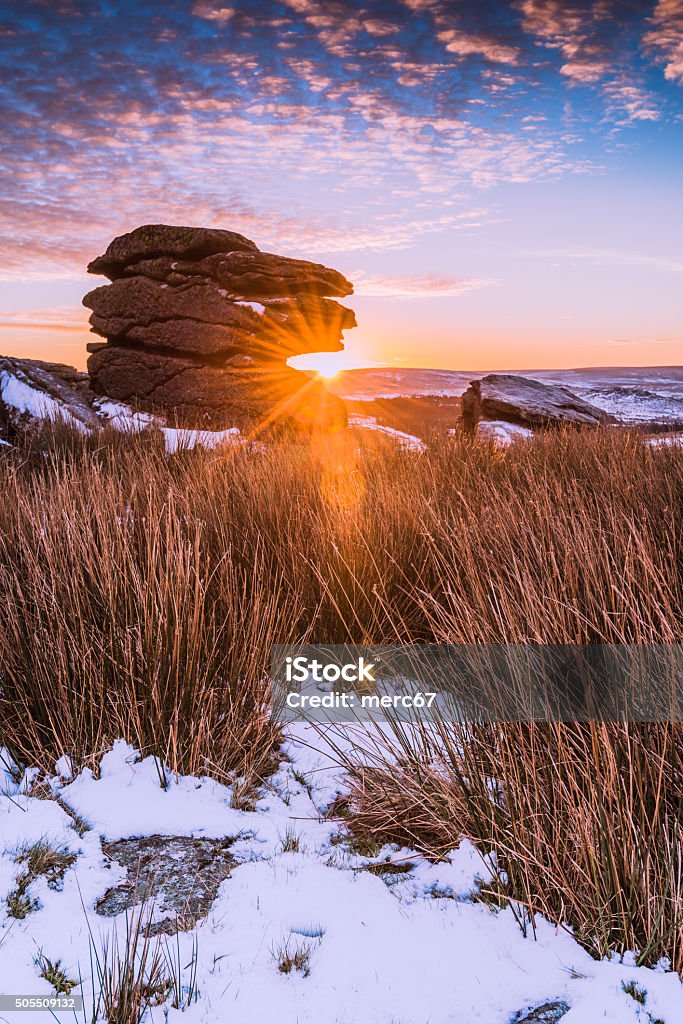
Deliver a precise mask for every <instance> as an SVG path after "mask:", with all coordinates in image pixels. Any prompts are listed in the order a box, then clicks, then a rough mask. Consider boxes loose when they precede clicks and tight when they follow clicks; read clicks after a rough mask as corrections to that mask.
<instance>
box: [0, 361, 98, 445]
mask: <svg viewBox="0 0 683 1024" xmlns="http://www.w3.org/2000/svg"><path fill="white" fill-rule="evenodd" d="M93 397H94V396H93V395H92V392H91V391H90V388H89V382H88V375H87V373H79V372H78V370H75V369H74V368H73V367H72V366H66V365H64V364H63V363H46V362H42V361H41V360H39V359H14V358H12V357H10V356H0V436H1V435H2V434H5V435H6V436H8V437H10V438H11V437H12V436H13V434H14V433H15V431H17V430H18V429H21V428H23V427H26V426H30V425H31V424H32V423H36V422H40V421H42V420H61V421H63V422H66V423H70V424H71V425H72V426H75V427H77V428H80V429H84V430H88V429H90V428H91V427H95V426H97V424H98V422H99V421H98V417H97V414H96V412H95V411H94V409H93V408H92V405H91V399H92V398H93Z"/></svg>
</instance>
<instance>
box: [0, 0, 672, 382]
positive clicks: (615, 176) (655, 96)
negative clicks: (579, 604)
mask: <svg viewBox="0 0 683 1024" xmlns="http://www.w3.org/2000/svg"><path fill="white" fill-rule="evenodd" d="M372 9H373V5H372V4H370V5H368V4H365V5H363V6H359V5H358V4H357V3H355V0H338V2H335V3H334V4H329V5H327V4H313V3H310V2H308V0H264V2H258V3H251V2H250V3H246V4H236V5H234V7H230V8H229V11H228V13H229V16H228V14H226V13H225V11H226V10H228V9H227V8H224V7H223V6H221V5H220V4H214V3H212V2H211V0H202V2H201V3H197V2H195V3H189V2H188V3H187V4H183V3H181V4H179V5H176V6H174V7H173V10H172V12H170V9H169V8H168V5H166V4H163V3H161V2H160V0H150V2H149V3H146V4H144V5H141V6H140V5H139V6H138V7H137V8H136V11H135V18H134V23H135V31H131V25H132V24H133V22H132V20H131V12H130V10H129V7H128V5H126V4H120V3H119V4H117V3H114V4H112V5H110V7H108V9H107V13H106V18H105V19H104V20H105V21H106V25H105V24H104V22H103V17H104V16H103V14H102V12H101V11H100V9H99V6H98V5H87V4H86V5H76V4H72V3H64V4H45V3H41V4H38V3H25V4H24V3H21V4H20V3H8V4H5V5H4V7H3V13H2V22H3V26H2V29H3V30H2V32H0V46H1V47H2V49H3V66H4V67H6V68H7V75H6V79H5V83H6V84H5V85H4V86H2V87H0V104H1V105H2V112H3V126H4V130H5V136H6V137H5V154H6V156H5V158H4V162H3V164H2V166H1V167H0V178H1V180H2V194H3V204H2V208H1V209H0V218H1V219H2V224H3V228H2V234H1V236H0V245H1V246H2V260H0V306H1V307H2V315H1V317H0V351H2V352H4V353H8V354H16V355H28V354H31V355H33V356H37V357H41V358H43V359H53V360H63V361H65V362H68V363H72V364H75V365H77V366H79V367H80V368H83V367H84V365H85V360H86V352H85V344H86V342H87V340H89V339H88V333H87V326H86V316H85V315H84V310H83V309H82V308H81V306H80V301H81V298H82V296H83V294H84V292H86V291H87V290H88V289H89V288H91V287H92V286H93V284H92V279H89V278H88V277H87V275H86V274H85V266H86V264H87V262H88V260H89V259H91V258H92V256H93V254H94V253H98V252H101V251H102V250H103V248H104V247H105V246H106V244H107V242H108V241H109V240H110V239H111V238H112V237H113V236H115V235H117V234H120V233H122V232H125V231H128V230H130V229H131V228H133V227H135V226H136V225H138V224H144V223H150V222H152V223H154V222H165V223H176V224H202V225H207V226H214V227H222V228H228V229H231V230H236V231H239V232H241V233H243V234H245V235H246V236H247V237H249V238H252V239H253V240H254V241H255V242H256V244H257V245H258V246H259V247H260V248H262V249H264V250H266V251H272V252H277V253H283V254H285V255H291V256H295V257H298V258H302V259H308V260H313V261H317V262H320V263H324V264H326V265H328V266H332V267H335V268H338V269H339V270H340V271H341V272H342V273H344V274H345V275H346V276H347V277H348V279H349V280H350V281H352V282H353V285H354V294H353V296H350V297H349V299H348V305H349V306H350V307H351V308H352V309H353V310H354V311H355V313H356V317H357V320H358V325H359V327H358V329H357V330H356V331H347V336H346V337H345V345H346V358H347V361H346V362H342V361H341V357H339V361H338V362H337V361H336V357H335V356H325V357H324V361H323V360H321V361H319V362H316V361H315V358H314V357H313V359H312V361H309V365H310V367H311V368H313V369H316V370H317V371H318V372H319V373H320V374H321V375H322V376H328V377H329V376H330V375H333V374H335V373H337V372H338V371H339V370H340V369H342V368H344V367H346V366H358V365H368V364H371V365H373V364H374V365H377V364H380V363H381V364H390V365H400V366H418V367H419V366H431V367H448V368H459V369H480V370H484V369H495V368H503V367H504V368H508V369H525V368H532V367H537V368H538V367H570V366H585V365H656V364H659V365H662V364H664V365H670V364H675V363H679V362H680V361H681V359H682V357H683V325H682V323H681V313H680V300H679V295H680V282H681V275H682V274H683V250H682V246H681V239H680V232H678V231H676V230H675V228H674V225H676V224H678V223H680V222H681V220H682V219H683V199H682V194H683V190H682V188H681V178H680V153H681V151H682V150H683V118H682V117H681V87H682V83H683V70H682V69H681V61H680V45H681V44H680V40H681V38H682V36H683V28H682V24H683V22H682V20H681V19H682V15H681V11H680V4H679V3H677V2H676V3H663V2H657V3H655V2H650V3H644V4H640V5H638V4H636V5H634V4H630V3H626V2H625V0H617V2H615V3H612V4H605V3H587V4H582V5H579V6H578V7H576V5H572V4H562V3H557V2H556V0H508V2H501V3H497V4H486V5H482V4H476V3H458V4H454V3H452V2H450V0H388V2H387V3H383V4H382V5H381V16H380V14H379V12H378V11H376V12H375V13H374V14H373V10H372ZM166 22H167V23H166ZM27 69H31V70H30V76H29V77H27ZM36 81H39V82H40V83H41V87H40V88H39V89H37V88H34V87H33V86H32V84H31V83H32V82H36ZM37 153H40V154H41V158H40V160H36V159H35V154H37Z"/></svg>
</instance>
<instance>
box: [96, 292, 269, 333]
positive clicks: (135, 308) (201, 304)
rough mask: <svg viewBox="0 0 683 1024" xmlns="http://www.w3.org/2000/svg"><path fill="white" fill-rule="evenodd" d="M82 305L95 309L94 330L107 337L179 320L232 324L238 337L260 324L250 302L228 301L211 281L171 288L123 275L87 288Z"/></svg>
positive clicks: (227, 325) (202, 323)
mask: <svg viewBox="0 0 683 1024" xmlns="http://www.w3.org/2000/svg"><path fill="white" fill-rule="evenodd" d="M83 305H84V306H87V308H88V309H92V311H93V315H92V316H91V317H90V324H91V326H92V329H93V331H94V333H95V334H99V335H101V336H102V337H104V338H119V337H125V336H126V334H127V333H128V331H129V330H130V329H131V328H133V327H146V326H148V325H149V324H163V323H168V322H173V321H178V320H188V321H193V320H196V321H198V322H199V323H200V324H201V325H204V324H214V325H220V326H223V327H226V328H231V329H233V330H234V332H235V335H236V336H237V337H239V336H240V334H244V333H251V334H253V333H254V332H255V331H256V330H257V329H258V326H259V324H260V319H259V315H258V313H256V312H254V310H253V309H252V308H251V307H250V306H244V305H238V304H236V303H228V302H226V301H225V293H223V292H222V291H221V289H220V288H218V287H217V286H216V285H215V284H212V283H210V282H209V281H206V282H202V283H201V284H190V285H188V286H187V287H184V288H171V287H169V286H168V285H165V284H162V283H160V282H158V281H152V280H150V279H149V278H146V277H129V278H123V279H120V280H117V281H114V282H113V284H109V285H103V286H102V287H101V288H95V289H93V291H91V292H88V294H87V295H85V296H84V298H83ZM188 344H189V342H188ZM190 350H191V349H190Z"/></svg>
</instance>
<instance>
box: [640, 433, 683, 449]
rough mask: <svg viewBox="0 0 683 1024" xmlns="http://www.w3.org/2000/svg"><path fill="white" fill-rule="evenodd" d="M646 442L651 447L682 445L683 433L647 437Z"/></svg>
mask: <svg viewBox="0 0 683 1024" xmlns="http://www.w3.org/2000/svg"><path fill="white" fill-rule="evenodd" d="M647 444H649V445H650V447H651V448H668V447H670V446H672V445H673V446H675V447H679V446H681V445H683V434H660V435H659V437H648V438H647Z"/></svg>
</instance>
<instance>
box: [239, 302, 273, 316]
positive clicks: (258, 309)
mask: <svg viewBox="0 0 683 1024" xmlns="http://www.w3.org/2000/svg"><path fill="white" fill-rule="evenodd" d="M235 305H236V306H247V307H248V308H249V309H253V310H254V312H255V313H261V314H262V315H263V313H265V311H266V307H265V306H264V305H263V303H262V302H247V301H246V300H245V299H238V300H236V301H235Z"/></svg>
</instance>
